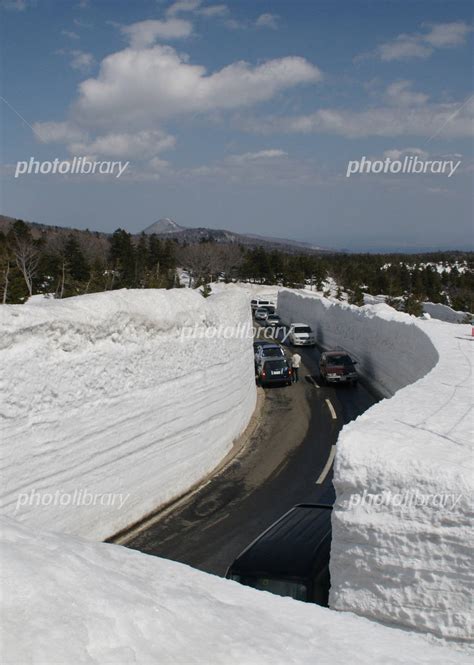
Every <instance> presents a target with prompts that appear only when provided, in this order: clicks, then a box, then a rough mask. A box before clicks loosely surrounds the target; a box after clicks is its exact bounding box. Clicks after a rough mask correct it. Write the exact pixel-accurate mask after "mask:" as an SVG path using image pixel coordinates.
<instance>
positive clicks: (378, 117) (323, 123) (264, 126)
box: [240, 98, 474, 138]
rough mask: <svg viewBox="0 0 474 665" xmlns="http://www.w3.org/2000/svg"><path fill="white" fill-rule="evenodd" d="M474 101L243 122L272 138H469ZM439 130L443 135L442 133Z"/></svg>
mask: <svg viewBox="0 0 474 665" xmlns="http://www.w3.org/2000/svg"><path fill="white" fill-rule="evenodd" d="M473 116H474V98H472V99H470V100H469V101H468V102H465V103H464V105H463V104H459V103H450V104H434V103H431V104H428V103H427V104H418V105H416V106H413V107H407V106H404V105H399V106H393V105H390V106H375V107H372V108H369V109H366V110H362V111H351V110H345V109H344V110H340V109H332V108H327V109H319V110H317V111H316V112H314V113H310V114H307V115H300V116H293V117H288V116H287V117H285V116H272V117H268V118H263V119H250V120H246V121H241V122H240V126H241V127H242V128H243V129H247V130H248V131H253V132H257V133H263V134H270V133H275V132H288V133H302V134H305V133H320V134H336V135H339V136H345V137H347V138H361V137H367V136H420V137H432V136H433V135H438V134H439V135H440V136H441V137H443V138H447V137H448V138H461V137H462V138H467V137H472V136H473V135H474V123H473ZM440 128H442V129H441V131H440Z"/></svg>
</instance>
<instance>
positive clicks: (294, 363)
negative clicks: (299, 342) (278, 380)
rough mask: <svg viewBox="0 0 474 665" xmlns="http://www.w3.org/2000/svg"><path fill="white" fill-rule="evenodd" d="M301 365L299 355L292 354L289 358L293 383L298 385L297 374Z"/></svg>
mask: <svg viewBox="0 0 474 665" xmlns="http://www.w3.org/2000/svg"><path fill="white" fill-rule="evenodd" d="M300 365H301V356H300V354H299V353H294V354H293V355H292V356H291V366H292V367H293V382H294V383H298V372H299V369H300Z"/></svg>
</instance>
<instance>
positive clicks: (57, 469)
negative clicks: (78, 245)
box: [0, 289, 256, 539]
mask: <svg viewBox="0 0 474 665" xmlns="http://www.w3.org/2000/svg"><path fill="white" fill-rule="evenodd" d="M249 321H250V308H249V303H248V299H247V297H246V296H245V294H243V293H242V292H241V291H238V290H235V291H233V292H232V293H230V292H229V293H223V294H221V295H216V296H212V297H211V298H208V299H204V298H203V297H202V296H201V295H200V294H199V293H197V292H195V291H191V290H189V289H177V290H173V291H164V290H139V291H138V290H137V291H125V290H124V291H114V292H108V293H100V294H93V295H88V296H81V297H78V298H68V299H66V300H63V301H59V300H47V299H44V302H43V303H39V302H35V303H34V304H31V305H30V304H27V305H6V306H3V307H1V308H0V348H1V349H2V363H1V366H0V382H1V387H2V393H3V394H4V395H5V396H6V397H5V399H4V401H3V404H2V407H1V422H0V427H1V429H0V438H1V439H2V456H3V462H2V468H3V471H2V486H1V490H0V492H1V512H2V513H3V514H6V515H9V516H14V517H16V518H17V519H19V520H21V521H22V522H25V523H27V524H31V525H35V526H44V527H45V528H54V529H55V530H57V531H64V532H69V533H74V534H80V535H85V536H87V537H90V538H97V539H103V538H106V537H108V536H111V535H112V534H113V533H115V532H117V531H118V530H120V529H122V528H124V527H126V526H128V525H129V524H131V523H132V522H134V521H137V520H139V519H140V518H142V517H143V516H144V515H145V514H147V513H148V512H150V511H152V510H154V509H155V508H157V507H158V505H160V504H161V503H163V502H166V501H167V500H169V499H171V498H173V497H174V496H176V495H178V494H180V493H182V492H183V491H185V490H187V489H188V488H189V487H190V486H191V485H192V484H193V483H195V482H197V481H198V480H199V479H201V478H202V477H203V476H205V475H206V474H207V473H208V472H209V471H211V469H212V468H214V467H215V466H216V465H217V464H218V463H219V461H220V460H221V459H222V458H223V457H224V456H225V454H226V453H227V452H228V451H229V449H230V447H231V445H232V442H233V441H234V440H235V438H236V437H238V436H239V434H240V433H241V432H242V431H243V430H244V428H245V426H246V425H247V422H248V420H249V418H250V416H251V414H252V412H253V409H254V406H255V400H256V391H255V381H254V374H253V362H252V358H253V354H252V341H251V339H249V338H242V339H237V338H233V339H232V338H224V337H220V338H219V339H218V340H217V339H216V337H215V336H214V337H212V336H209V337H207V338H206V337H204V336H202V337H201V338H199V339H193V340H192V341H190V340H189V338H188V337H187V336H184V337H181V333H182V331H183V328H185V327H186V326H201V329H202V330H204V331H205V330H214V331H215V329H213V326H219V325H228V326H235V325H237V324H239V323H242V322H249ZM224 386H225V389H223V387H224ZM91 497H92V498H91Z"/></svg>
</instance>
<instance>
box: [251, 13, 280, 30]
mask: <svg viewBox="0 0 474 665" xmlns="http://www.w3.org/2000/svg"><path fill="white" fill-rule="evenodd" d="M255 25H256V26H257V28H272V30H277V29H278V16H277V15H276V14H261V15H260V16H259V17H258V18H257V20H256V21H255Z"/></svg>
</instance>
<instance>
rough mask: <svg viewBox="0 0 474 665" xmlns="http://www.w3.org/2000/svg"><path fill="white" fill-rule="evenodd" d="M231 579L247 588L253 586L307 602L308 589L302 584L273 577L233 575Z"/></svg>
mask: <svg viewBox="0 0 474 665" xmlns="http://www.w3.org/2000/svg"><path fill="white" fill-rule="evenodd" d="M231 579H233V580H235V581H236V582H240V584H244V585H245V586H251V587H253V588H254V589H259V590H260V591H269V592H270V593H274V594H276V595H278V596H289V597H290V598H294V599H295V600H307V597H308V589H307V587H306V585H305V584H302V583H301V582H294V581H293V580H285V579H280V580H279V579H275V578H272V577H252V576H250V575H231Z"/></svg>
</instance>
